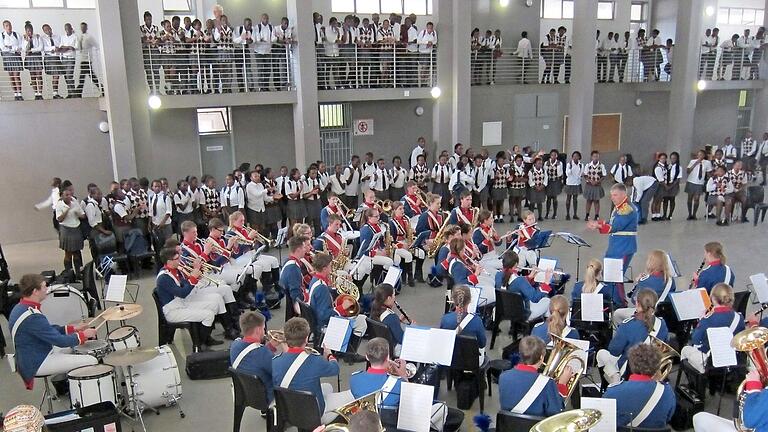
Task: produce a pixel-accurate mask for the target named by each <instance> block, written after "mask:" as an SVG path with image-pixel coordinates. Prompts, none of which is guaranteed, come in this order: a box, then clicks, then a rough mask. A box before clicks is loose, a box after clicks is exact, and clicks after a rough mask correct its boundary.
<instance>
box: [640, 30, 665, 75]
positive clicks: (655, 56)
mask: <svg viewBox="0 0 768 432" xmlns="http://www.w3.org/2000/svg"><path fill="white" fill-rule="evenodd" d="M645 46H646V48H647V49H646V50H645V51H644V52H645V55H646V63H645V64H644V66H643V73H644V74H645V80H646V81H650V79H651V78H650V77H651V72H653V79H654V80H655V81H658V80H659V79H660V78H661V63H663V60H664V58H663V56H662V54H661V48H662V47H663V46H664V43H663V42H662V41H661V38H660V37H659V31H658V30H657V29H653V30H652V31H651V37H649V38H648V39H647V40H646V42H645ZM645 65H647V66H648V67H647V68H646V67H645Z"/></svg>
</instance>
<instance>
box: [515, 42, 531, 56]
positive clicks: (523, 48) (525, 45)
mask: <svg viewBox="0 0 768 432" xmlns="http://www.w3.org/2000/svg"><path fill="white" fill-rule="evenodd" d="M512 54H514V55H516V56H518V57H519V58H527V59H529V58H531V56H532V51H531V41H530V40H529V39H528V38H522V39H520V41H519V42H518V43H517V49H516V50H515V52H513V53H512Z"/></svg>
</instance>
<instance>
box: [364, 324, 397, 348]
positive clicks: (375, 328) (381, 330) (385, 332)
mask: <svg viewBox="0 0 768 432" xmlns="http://www.w3.org/2000/svg"><path fill="white" fill-rule="evenodd" d="M365 322H366V323H367V324H368V330H367V332H368V335H369V336H370V338H371V339H373V338H376V337H380V338H384V339H386V340H387V342H389V352H390V355H392V356H394V354H392V353H394V352H395V345H397V343H396V342H395V339H394V338H393V337H392V332H391V331H389V327H387V326H386V324H384V323H382V322H381V321H376V320H372V319H370V318H366V319H365Z"/></svg>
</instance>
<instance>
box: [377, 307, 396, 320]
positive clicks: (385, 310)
mask: <svg viewBox="0 0 768 432" xmlns="http://www.w3.org/2000/svg"><path fill="white" fill-rule="evenodd" d="M392 313H393V312H392V311H391V310H389V309H384V312H382V313H381V315H380V316H379V320H380V321H381V322H384V319H385V318H386V317H388V316H390V315H392Z"/></svg>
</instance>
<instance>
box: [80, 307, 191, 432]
mask: <svg viewBox="0 0 768 432" xmlns="http://www.w3.org/2000/svg"><path fill="white" fill-rule="evenodd" d="M142 310H143V308H142V307H141V305H138V304H128V303H126V304H121V305H117V306H112V307H110V308H107V309H105V310H104V311H103V312H102V313H101V314H99V315H98V316H96V317H95V318H92V319H89V320H79V321H75V322H72V323H71V324H73V325H78V324H79V325H82V324H88V325H91V326H92V325H93V324H94V323H96V322H97V321H99V320H102V322H101V323H100V324H98V325H97V326H96V327H95V328H96V329H99V328H100V327H101V326H102V325H103V324H104V323H106V322H109V321H113V322H120V323H121V324H122V322H123V321H125V320H127V319H130V318H134V317H136V316H138V315H139V314H141V312H142ZM74 352H75V354H82V355H91V356H94V357H96V358H97V359H98V360H99V364H97V365H94V366H83V367H79V368H77V369H73V370H71V371H69V373H67V380H68V384H69V395H70V402H71V405H72V406H73V407H75V408H79V407H85V406H89V405H93V404H97V403H100V402H107V401H108V402H112V403H113V404H115V406H116V407H118V409H119V410H120V412H121V414H123V415H124V416H126V417H127V418H129V419H131V420H132V421H134V422H139V423H141V426H142V428H143V430H144V431H145V432H146V426H145V425H144V419H143V417H142V413H143V412H144V411H146V410H151V411H153V412H155V413H156V414H159V412H158V411H157V408H160V407H170V406H176V407H177V409H178V410H179V416H180V417H181V418H184V417H185V414H184V411H182V409H181V406H180V405H179V399H181V396H182V393H181V375H180V374H179V369H178V364H177V363H176V358H175V357H174V355H173V351H171V348H170V347H169V346H168V345H163V346H160V347H156V348H149V349H142V348H141V340H140V338H139V331H138V329H137V328H136V327H134V326H131V325H123V326H121V327H118V328H116V329H114V330H112V331H110V332H109V333H108V334H107V337H106V340H89V341H86V342H85V343H83V344H82V345H80V346H77V347H75V348H74Z"/></svg>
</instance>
